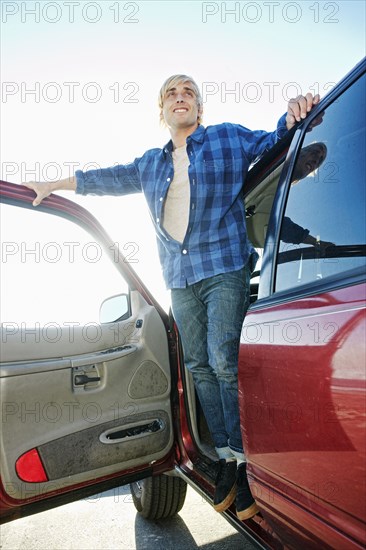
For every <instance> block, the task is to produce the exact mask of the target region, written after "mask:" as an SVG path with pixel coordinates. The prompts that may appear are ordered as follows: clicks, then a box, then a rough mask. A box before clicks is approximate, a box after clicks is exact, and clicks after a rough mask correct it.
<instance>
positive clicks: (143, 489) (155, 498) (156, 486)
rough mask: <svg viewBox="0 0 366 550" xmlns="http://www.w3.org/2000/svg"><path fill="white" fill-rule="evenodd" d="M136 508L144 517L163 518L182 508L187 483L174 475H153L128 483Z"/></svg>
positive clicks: (169, 516)
mask: <svg viewBox="0 0 366 550" xmlns="http://www.w3.org/2000/svg"><path fill="white" fill-rule="evenodd" d="M130 488H131V494H132V500H133V503H134V505H135V508H136V510H137V511H138V512H139V514H141V515H142V516H143V517H144V518H146V519H165V518H171V517H172V516H175V515H176V514H178V512H179V511H180V510H181V509H182V507H183V504H184V501H185V498H186V493H187V483H186V482H185V481H183V479H180V478H179V477H175V476H165V475H161V476H155V477H148V478H146V479H142V480H141V481H136V482H134V483H131V484H130Z"/></svg>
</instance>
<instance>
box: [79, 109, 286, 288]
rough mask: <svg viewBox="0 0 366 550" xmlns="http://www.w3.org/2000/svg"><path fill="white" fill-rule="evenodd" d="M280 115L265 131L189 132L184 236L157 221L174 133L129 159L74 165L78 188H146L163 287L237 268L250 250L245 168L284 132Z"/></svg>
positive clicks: (218, 128) (117, 191) (121, 191)
mask: <svg viewBox="0 0 366 550" xmlns="http://www.w3.org/2000/svg"><path fill="white" fill-rule="evenodd" d="M285 118H286V115H283V116H282V117H281V118H280V120H279V122H278V125H277V130H276V131H275V132H271V133H269V132H264V131H260V130H258V131H251V130H248V129H247V128H245V127H244V126H240V125H238V124H229V123H223V124H218V125H215V126H208V127H207V128H205V127H204V126H198V128H197V129H196V130H195V131H194V133H193V134H191V135H190V136H189V137H188V138H187V154H188V158H189V160H190V165H189V168H188V176H189V182H190V212H189V222H188V229H187V233H186V235H185V238H184V241H183V243H180V242H178V241H176V240H174V239H172V237H171V236H170V235H169V234H168V233H167V232H166V231H165V230H164V228H163V225H162V217H163V206H164V201H165V198H166V195H167V191H168V188H169V185H170V182H171V181H172V180H173V176H174V169H173V159H172V150H173V144H172V141H169V143H167V145H166V146H165V147H164V148H163V149H150V150H149V151H146V153H145V154H144V155H143V156H142V157H140V158H136V159H135V160H134V161H133V162H132V163H130V164H126V165H118V166H113V167H111V168H103V169H99V170H88V171H87V172H82V171H81V170H78V171H76V173H75V176H76V179H77V189H76V192H77V193H80V194H83V195H86V194H95V195H127V194H130V193H137V192H143V193H144V195H145V198H146V200H147V203H148V206H149V209H150V213H151V216H152V220H153V223H154V226H155V231H156V235H157V242H158V250H159V256H160V261H161V266H162V270H163V275H164V279H165V282H166V285H167V288H184V287H186V286H187V285H191V284H193V283H196V282H198V281H200V280H202V279H206V278H208V277H212V276H213V275H218V274H219V273H225V272H228V271H236V270H238V269H241V268H242V267H243V266H244V265H246V263H247V262H248V260H249V259H250V257H251V256H252V254H253V255H255V254H256V253H255V251H254V249H253V246H252V244H251V242H250V241H249V239H248V237H247V233H246V226H245V209H244V202H243V184H244V181H245V178H246V174H247V171H248V168H249V165H250V164H251V163H252V162H253V161H254V160H255V159H256V158H257V157H258V156H259V155H261V154H262V153H263V152H264V151H266V150H267V149H270V148H271V147H272V146H273V145H274V144H275V143H276V141H277V140H278V139H279V138H282V137H283V136H284V135H285V134H286V132H287V129H286V121H285ZM253 258H255V256H253V257H252V258H251V259H253Z"/></svg>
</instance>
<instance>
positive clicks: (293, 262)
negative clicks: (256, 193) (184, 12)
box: [239, 64, 366, 550]
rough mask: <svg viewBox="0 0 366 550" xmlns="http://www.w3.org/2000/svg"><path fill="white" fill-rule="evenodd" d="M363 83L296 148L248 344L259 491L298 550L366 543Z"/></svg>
mask: <svg viewBox="0 0 366 550" xmlns="http://www.w3.org/2000/svg"><path fill="white" fill-rule="evenodd" d="M363 71H364V64H363V66H362V65H360V66H359V67H358V68H357V69H356V71H355V72H354V73H352V74H350V75H349V76H348V77H347V78H346V79H345V81H344V82H343V83H342V85H341V86H340V88H339V89H337V90H335V91H334V93H332V94H330V95H329V97H328V98H327V99H326V101H325V102H324V104H323V105H324V110H323V113H321V114H320V112H319V110H318V112H317V113H315V114H314V116H311V117H309V120H307V121H306V122H305V124H304V125H303V126H302V127H301V129H299V130H298V131H297V134H295V136H294V140H293V142H292V144H291V147H290V151H289V154H288V156H287V159H286V162H285V165H284V168H283V171H282V175H281V179H280V182H279V186H278V189H277V194H276V197H275V200H274V207H273V209H272V214H271V218H270V221H269V226H268V233H267V239H266V244H265V249H264V256H263V265H262V273H261V279H260V282H259V293H258V300H257V301H256V302H255V304H253V306H252V307H251V309H250V310H249V312H248V314H247V316H246V320H245V323H244V326H243V332H242V339H241V352H240V365H239V377H240V399H241V418H242V424H243V426H244V428H243V430H244V431H243V436H244V439H245V446H246V449H247V451H248V455H249V460H250V467H251V473H252V475H253V478H254V484H253V486H252V488H253V491H254V493H255V495H256V498H257V501H258V503H259V504H260V507H261V509H262V511H263V513H264V515H265V517H266V519H267V520H268V521H269V522H270V523H271V525H272V526H273V527H274V528H275V530H276V531H277V532H278V533H281V539H283V540H284V542H285V543H286V544H287V545H288V546H289V547H290V548H296V549H299V548H304V549H305V548H306V549H307V550H308V549H310V548H362V547H364V545H365V542H366V541H365V516H366V513H365V512H366V510H365V503H366V491H365V463H366V461H365V458H366V457H365V445H366V443H365V431H364V428H365V402H366V397H365V389H366V388H365V378H366V375H365V356H366V353H365V352H366V350H365V334H366V317H365V297H366V290H365V256H366V246H365V245H366V239H365V237H366V227H365V150H366V147H365V145H366V141H365V136H366V111H365V80H366V77H365V74H363V75H362V72H363ZM319 114H320V118H321V119H322V122H321V123H320V124H317V125H316V124H314V122H318V123H319V118H318V120H317V121H315V118H316V116H318V115H319ZM314 155H315V156H314ZM316 155H322V156H323V158H318V159H315V157H316Z"/></svg>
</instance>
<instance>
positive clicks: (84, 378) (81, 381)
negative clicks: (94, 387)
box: [74, 374, 100, 386]
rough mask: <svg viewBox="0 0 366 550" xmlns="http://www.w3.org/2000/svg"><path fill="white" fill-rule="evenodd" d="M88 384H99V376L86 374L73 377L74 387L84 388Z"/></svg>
mask: <svg viewBox="0 0 366 550" xmlns="http://www.w3.org/2000/svg"><path fill="white" fill-rule="evenodd" d="M90 382H100V376H88V375H87V374H76V375H75V377H74V384H75V386H84V385H85V384H89V383H90Z"/></svg>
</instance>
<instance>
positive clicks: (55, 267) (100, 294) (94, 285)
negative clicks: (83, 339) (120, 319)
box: [1, 204, 128, 330]
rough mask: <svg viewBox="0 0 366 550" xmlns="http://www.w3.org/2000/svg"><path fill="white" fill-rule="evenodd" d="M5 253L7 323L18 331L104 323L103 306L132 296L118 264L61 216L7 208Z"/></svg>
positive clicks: (3, 276)
mask: <svg viewBox="0 0 366 550" xmlns="http://www.w3.org/2000/svg"><path fill="white" fill-rule="evenodd" d="M1 252H2V254H1V322H2V323H8V324H9V323H10V324H13V325H12V326H14V330H16V327H19V326H33V327H34V326H36V327H41V326H45V325H47V326H52V324H54V326H56V327H57V326H60V327H62V326H70V325H69V324H72V323H77V324H83V325H85V324H88V323H98V322H99V308H100V306H101V303H102V302H103V300H105V299H106V298H108V297H110V296H112V295H116V294H121V293H127V292H128V287H127V284H126V282H125V281H124V280H123V278H122V277H121V275H120V273H119V272H118V270H117V269H116V267H115V266H114V265H113V258H112V260H111V259H110V257H109V256H108V254H107V252H106V251H105V250H104V249H103V248H102V247H101V245H100V244H99V243H98V242H96V241H95V240H94V239H93V237H92V236H91V235H89V234H88V233H87V232H86V231H85V230H84V229H82V228H81V227H79V226H78V225H76V224H75V223H72V222H70V221H68V220H66V219H64V218H60V217H58V216H53V215H50V214H46V213H40V212H38V211H36V210H29V209H24V208H18V207H15V206H11V205H6V204H2V205H1ZM116 261H117V258H116Z"/></svg>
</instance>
